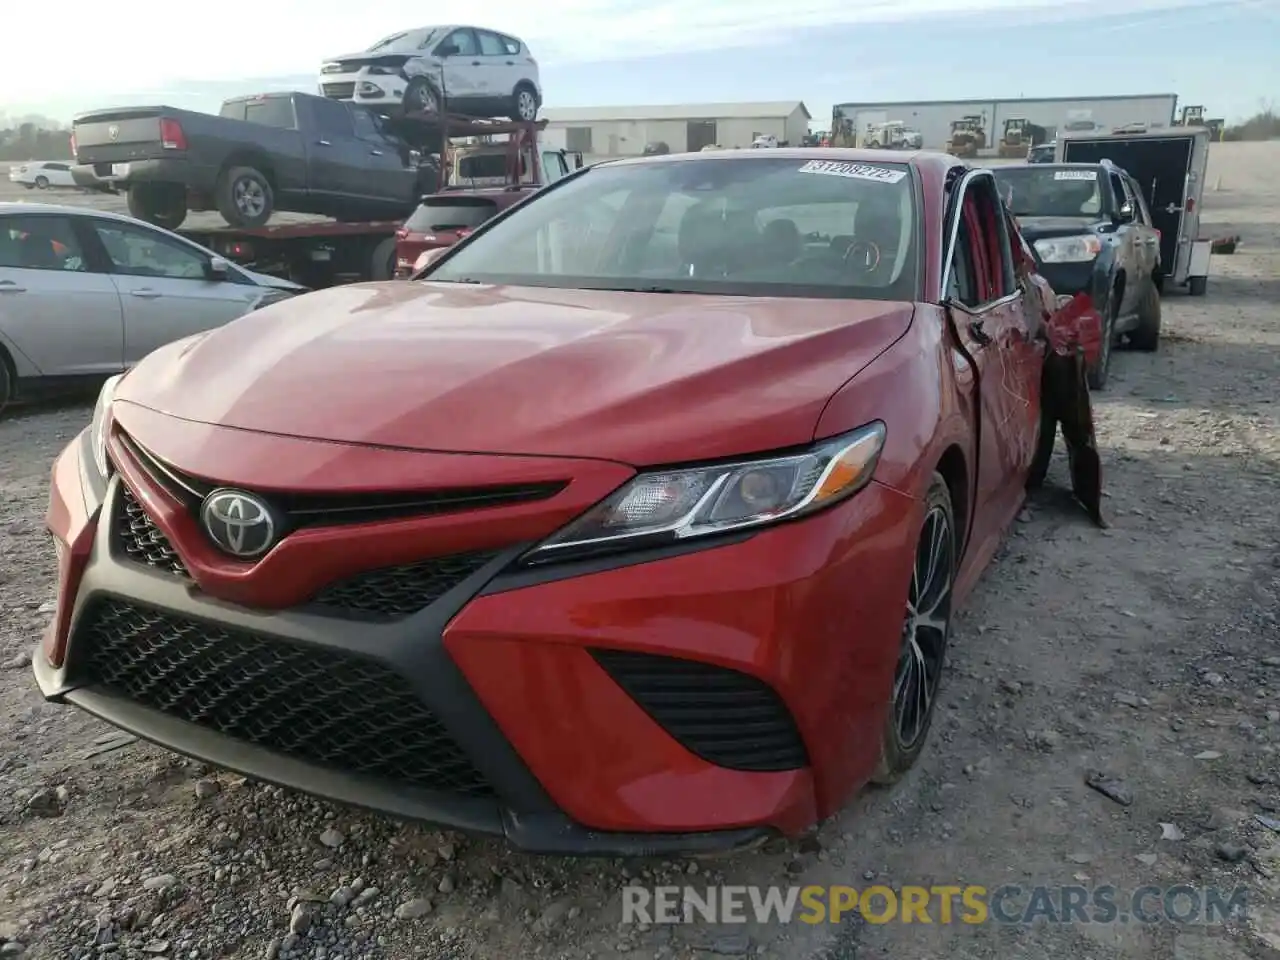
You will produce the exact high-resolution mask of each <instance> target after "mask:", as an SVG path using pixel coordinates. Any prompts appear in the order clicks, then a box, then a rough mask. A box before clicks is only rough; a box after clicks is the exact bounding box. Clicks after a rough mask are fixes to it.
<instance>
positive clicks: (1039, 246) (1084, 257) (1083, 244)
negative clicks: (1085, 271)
mask: <svg viewBox="0 0 1280 960" xmlns="http://www.w3.org/2000/svg"><path fill="white" fill-rule="evenodd" d="M1035 248H1036V253H1037V254H1039V256H1040V259H1041V260H1042V261H1043V262H1045V263H1087V262H1088V261H1090V260H1092V259H1094V258H1095V257H1097V255H1098V254H1099V253H1101V252H1102V241H1101V240H1099V239H1098V238H1097V237H1095V236H1094V235H1093V234H1091V233H1089V234H1082V235H1081V236H1078V237H1048V238H1046V239H1044V240H1037V241H1036V242H1035Z"/></svg>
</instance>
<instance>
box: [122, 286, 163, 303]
mask: <svg viewBox="0 0 1280 960" xmlns="http://www.w3.org/2000/svg"><path fill="white" fill-rule="evenodd" d="M129 294H130V296H134V297H141V298H142V299H143V300H154V299H156V297H162V296H164V294H162V293H161V292H160V291H159V290H152V289H151V288H150V287H139V288H138V289H137V290H130V291H129Z"/></svg>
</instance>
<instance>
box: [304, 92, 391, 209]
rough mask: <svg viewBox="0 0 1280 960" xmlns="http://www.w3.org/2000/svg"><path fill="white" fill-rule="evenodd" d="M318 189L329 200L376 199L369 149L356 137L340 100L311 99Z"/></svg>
mask: <svg viewBox="0 0 1280 960" xmlns="http://www.w3.org/2000/svg"><path fill="white" fill-rule="evenodd" d="M311 110H312V122H313V124H314V129H315V131H316V136H315V137H314V138H313V147H312V149H313V150H314V151H315V152H314V154H313V157H314V159H313V161H312V163H313V177H314V182H315V183H316V187H315V189H317V190H320V191H321V192H323V193H326V194H328V195H330V196H338V197H370V196H376V195H377V188H376V187H375V186H374V184H373V176H372V171H371V170H370V167H369V163H368V161H369V159H370V157H369V148H368V147H367V146H366V145H365V144H364V143H363V142H361V140H360V139H359V138H358V137H356V131H355V122H354V120H353V119H352V116H351V110H350V108H349V106H348V105H347V104H346V103H345V102H343V101H341V100H324V99H320V98H318V97H317V98H314V99H311Z"/></svg>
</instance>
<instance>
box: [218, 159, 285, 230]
mask: <svg viewBox="0 0 1280 960" xmlns="http://www.w3.org/2000/svg"><path fill="white" fill-rule="evenodd" d="M214 192H215V195H216V199H217V202H218V212H219V213H220V214H222V219H223V220H225V221H227V223H229V224H231V226H233V227H261V226H265V225H266V222H267V221H268V220H270V219H271V214H273V213H274V212H275V206H276V201H275V192H274V191H273V190H272V189H271V183H270V181H268V180H267V178H266V177H265V176H263V175H262V173H261V172H260V171H258V170H257V169H255V168H254V167H232V168H231V169H229V170H227V171H225V172H224V173H223V174H222V176H221V177H219V178H218V186H217V188H216V190H215V191H214Z"/></svg>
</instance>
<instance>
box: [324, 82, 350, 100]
mask: <svg viewBox="0 0 1280 960" xmlns="http://www.w3.org/2000/svg"><path fill="white" fill-rule="evenodd" d="M321 89H322V90H323V91H324V95H325V96H326V97H328V98H329V99H330V100H350V99H351V98H352V97H354V96H355V95H356V85H355V84H354V83H325V84H321Z"/></svg>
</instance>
